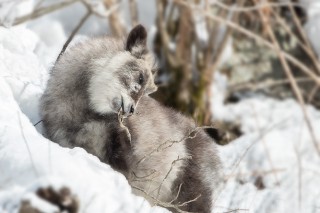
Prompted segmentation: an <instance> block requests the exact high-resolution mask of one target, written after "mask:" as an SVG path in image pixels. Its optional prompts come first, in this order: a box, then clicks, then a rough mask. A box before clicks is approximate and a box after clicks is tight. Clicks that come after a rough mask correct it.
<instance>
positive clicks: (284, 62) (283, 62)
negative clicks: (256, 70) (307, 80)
mask: <svg viewBox="0 0 320 213" xmlns="http://www.w3.org/2000/svg"><path fill="white" fill-rule="evenodd" d="M260 15H261V18H262V20H263V23H264V24H265V26H266V29H267V32H268V34H269V37H270V38H271V40H272V43H273V45H274V47H275V48H276V52H277V54H278V56H279V59H280V62H281V65H282V67H283V69H284V71H285V73H286V75H287V77H288V79H289V80H290V84H291V87H292V89H293V92H294V94H295V96H296V97H297V100H298V101H299V104H300V106H301V109H302V113H303V116H304V119H305V121H306V123H307V127H308V129H309V132H310V135H311V138H312V142H313V145H314V148H315V149H316V152H317V154H318V155H319V156H320V146H319V144H318V142H317V138H316V135H315V133H314V130H313V126H312V124H311V121H310V119H309V117H308V114H307V110H306V106H305V101H304V99H303V96H302V94H301V91H300V89H299V86H298V84H297V82H296V80H295V78H294V76H293V74H292V71H291V69H290V67H289V64H288V62H287V60H286V58H285V56H284V54H283V51H282V50H281V48H280V45H279V43H278V41H277V39H276V36H275V34H274V32H273V30H272V28H271V26H270V24H268V22H267V20H266V17H265V16H264V14H263V13H262V12H260Z"/></svg>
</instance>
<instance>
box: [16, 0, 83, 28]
mask: <svg viewBox="0 0 320 213" xmlns="http://www.w3.org/2000/svg"><path fill="white" fill-rule="evenodd" d="M79 1H80V0H68V1H63V2H59V3H56V4H53V5H50V6H47V7H41V8H39V9H36V10H35V11H33V12H32V13H30V14H28V15H24V16H21V17H18V18H16V20H15V21H14V23H13V25H18V24H21V23H23V22H26V21H29V20H33V19H36V18H39V17H41V16H43V15H46V14H48V13H52V12H54V11H57V10H59V9H62V8H64V7H67V6H69V5H71V4H74V3H76V2H79Z"/></svg>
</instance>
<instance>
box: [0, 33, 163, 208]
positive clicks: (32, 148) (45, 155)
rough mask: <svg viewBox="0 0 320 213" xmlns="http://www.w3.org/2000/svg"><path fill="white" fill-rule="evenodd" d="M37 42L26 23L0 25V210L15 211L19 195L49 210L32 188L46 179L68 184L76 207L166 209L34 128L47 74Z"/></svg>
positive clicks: (104, 167)
mask: <svg viewBox="0 0 320 213" xmlns="http://www.w3.org/2000/svg"><path fill="white" fill-rule="evenodd" d="M38 42H39V40H38V37H37V36H36V35H35V34H34V33H33V32H31V31H29V30H27V29H24V28H12V29H5V28H1V27H0V100H1V105H0V126H1V128H0V173H1V175H0V212H10V213H11V212H18V210H19V208H20V204H21V201H23V200H29V201H30V202H31V203H32V205H34V206H37V208H39V209H40V210H42V211H44V212H55V211H56V210H57V209H56V207H55V206H52V205H50V204H48V203H45V202H43V200H40V199H39V198H37V197H36V196H35V194H34V192H35V191H36V190H37V189H38V188H39V187H45V186H49V185H50V186H52V187H53V188H54V189H57V190H58V189H60V188H61V187H64V186H66V187H68V188H70V190H71V192H72V193H73V194H75V195H76V196H77V198H78V200H79V203H80V212H108V213H110V212H115V213H118V212H167V210H164V209H162V208H159V207H150V205H149V204H148V203H147V202H146V201H145V200H144V199H143V198H141V197H137V196H134V195H133V194H132V193H131V188H130V186H129V185H128V182H127V181H126V179H125V177H124V176H123V175H121V174H120V173H118V172H115V171H114V170H112V169H111V168H110V167H109V166H108V165H106V164H103V163H101V162H100V161H99V160H98V158H96V157H95V156H92V155H90V154H88V153H87V152H86V151H84V150H83V149H81V148H74V149H67V148H62V147H60V146H58V145H57V144H55V143H53V142H51V141H49V140H47V139H46V138H44V137H43V136H42V135H41V134H40V133H39V132H38V131H37V130H36V128H35V127H34V125H33V124H34V123H36V122H37V121H39V120H40V118H39V115H38V100H39V97H40V96H41V94H42V92H43V89H44V87H45V82H46V80H47V78H48V74H47V70H46V69H45V68H44V66H43V65H42V64H41V63H40V62H39V61H38V58H37V56H36V55H35V53H34V51H35V49H36V46H37V44H38Z"/></svg>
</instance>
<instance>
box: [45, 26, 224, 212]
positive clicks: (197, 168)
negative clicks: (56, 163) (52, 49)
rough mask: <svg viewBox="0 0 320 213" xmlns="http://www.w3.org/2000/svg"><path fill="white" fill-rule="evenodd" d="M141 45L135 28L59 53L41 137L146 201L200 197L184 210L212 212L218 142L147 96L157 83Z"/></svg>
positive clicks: (142, 33)
mask: <svg viewBox="0 0 320 213" xmlns="http://www.w3.org/2000/svg"><path fill="white" fill-rule="evenodd" d="M145 44H146V31H145V29H144V28H143V27H142V26H141V25H138V26H137V27H135V28H134V29H133V30H132V31H131V32H130V34H129V36H128V38H127V40H126V41H125V42H123V41H121V40H118V39H114V38H111V37H103V38H95V39H91V40H89V41H86V42H85V43H82V44H78V45H77V46H74V47H73V48H71V49H70V50H68V51H67V52H66V53H65V54H64V55H62V57H61V58H60V59H59V61H58V62H57V63H56V64H55V66H54V67H53V70H52V73H51V77H50V79H49V81H48V85H47V89H46V91H45V93H44V94H43V96H42V99H41V114H42V118H43V124H44V127H45V130H46V134H47V136H48V137H49V138H50V139H51V140H52V141H55V142H57V143H59V144H60V145H62V146H65V147H75V146H78V147H83V148H84V149H86V150H87V151H88V152H89V153H92V154H94V155H96V156H97V157H99V159H100V160H101V161H103V162H105V163H108V164H110V165H111V166H112V167H113V168H114V169H116V170H118V171H120V172H121V173H123V174H124V175H125V176H126V177H127V179H128V181H129V183H130V184H131V186H132V187H133V191H134V192H135V193H136V194H140V195H143V196H145V197H146V198H147V199H148V200H149V201H150V202H151V203H152V202H155V199H158V200H161V201H168V202H170V201H172V200H174V201H173V203H174V204H179V203H183V202H186V201H189V200H193V199H195V198H196V197H198V196H199V197H198V199H196V201H194V202H190V203H188V204H187V205H185V206H182V207H181V209H183V210H187V211H191V212H210V209H211V202H212V199H213V197H212V196H213V192H214V190H215V189H216V187H217V185H218V182H219V165H220V162H219V158H218V155H217V151H216V148H215V143H214V141H213V140H212V138H210V137H209V136H208V135H207V134H206V133H205V132H204V131H203V130H198V131H194V130H195V128H196V126H195V123H194V122H193V121H192V120H190V119H188V118H186V117H185V116H183V115H181V114H179V113H177V112H175V111H174V110H171V109H168V108H166V107H164V106H162V105H161V104H159V103H158V102H157V101H155V100H153V99H152V98H149V97H148V96H147V94H149V93H151V92H154V91H155V90H156V86H155V85H154V83H153V80H154V78H153V74H152V73H153V69H154V67H153V64H154V59H153V56H152V55H151V54H150V53H149V52H148V50H147V49H146V46H145ZM141 76H142V77H141ZM138 102H139V103H138ZM132 108H133V110H132ZM119 111H122V113H123V115H124V116H125V117H126V116H129V115H131V114H132V113H133V111H134V114H133V115H132V116H130V117H127V118H126V119H124V125H125V126H126V127H127V128H128V129H126V128H124V127H123V126H122V125H121V124H120V123H119V120H118V115H117V113H118V112H119ZM128 130H129V132H128ZM186 136H190V137H186ZM145 192H146V193H147V194H149V196H146V194H145ZM175 198H176V199H175Z"/></svg>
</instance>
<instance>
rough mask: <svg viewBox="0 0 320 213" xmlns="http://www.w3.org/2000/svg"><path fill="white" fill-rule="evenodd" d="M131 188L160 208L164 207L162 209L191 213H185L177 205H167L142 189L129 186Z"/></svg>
mask: <svg viewBox="0 0 320 213" xmlns="http://www.w3.org/2000/svg"><path fill="white" fill-rule="evenodd" d="M131 187H132V188H133V189H135V190H137V191H140V192H142V193H143V194H144V195H145V196H146V197H149V198H151V199H152V200H153V201H154V202H155V203H156V205H158V206H161V207H164V208H173V209H175V210H176V211H177V212H179V213H191V212H187V211H183V210H181V209H180V208H179V207H178V206H177V205H174V204H171V203H168V202H162V201H160V200H158V199H157V198H155V197H153V196H152V195H150V194H149V193H148V192H146V191H145V190H143V189H141V188H139V187H136V186H131Z"/></svg>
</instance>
